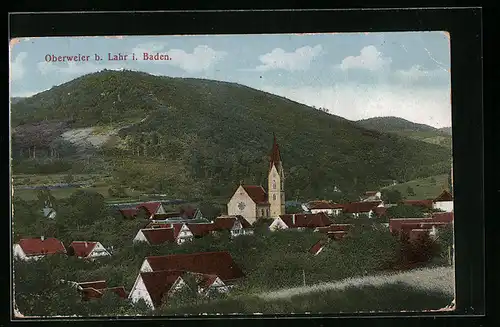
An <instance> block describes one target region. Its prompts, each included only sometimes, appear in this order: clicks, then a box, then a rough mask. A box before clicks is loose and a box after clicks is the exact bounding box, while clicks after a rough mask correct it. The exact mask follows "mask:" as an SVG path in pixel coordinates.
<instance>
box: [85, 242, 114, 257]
mask: <svg viewBox="0 0 500 327" xmlns="http://www.w3.org/2000/svg"><path fill="white" fill-rule="evenodd" d="M108 255H111V254H110V253H109V252H108V250H106V248H104V246H102V244H101V243H100V242H97V244H96V245H95V247H94V249H93V250H92V252H90V254H89V257H92V258H94V257H103V256H108Z"/></svg>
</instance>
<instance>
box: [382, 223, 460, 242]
mask: <svg viewBox="0 0 500 327" xmlns="http://www.w3.org/2000/svg"><path fill="white" fill-rule="evenodd" d="M443 220H445V219H443ZM449 224H450V222H448V221H439V220H436V219H433V218H401V219H391V220H389V230H390V232H391V233H396V234H399V235H400V236H403V235H407V236H408V237H409V239H410V240H415V239H418V238H419V237H420V236H421V235H422V233H424V232H425V233H426V234H427V235H429V236H431V237H432V238H435V237H437V236H438V231H439V229H441V228H443V227H446V226H449Z"/></svg>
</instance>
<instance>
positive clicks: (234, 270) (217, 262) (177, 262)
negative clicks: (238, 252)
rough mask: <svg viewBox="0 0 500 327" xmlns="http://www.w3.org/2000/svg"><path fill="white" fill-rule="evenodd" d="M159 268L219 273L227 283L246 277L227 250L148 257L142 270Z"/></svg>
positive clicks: (156, 269) (157, 269)
mask: <svg viewBox="0 0 500 327" xmlns="http://www.w3.org/2000/svg"><path fill="white" fill-rule="evenodd" d="M159 270H182V271H189V272H193V273H200V274H209V275H217V276H219V278H220V279H221V280H222V281H223V282H224V283H226V284H227V283H233V282H234V281H236V280H238V279H240V278H242V277H244V274H243V272H242V271H241V269H240V267H239V266H238V265H237V264H236V263H235V262H234V260H233V258H232V257H231V254H230V253H229V252H227V251H222V252H198V253H188V254H171V255H166V256H152V257H146V258H145V259H144V261H143V263H142V266H141V269H140V271H141V272H148V271H159Z"/></svg>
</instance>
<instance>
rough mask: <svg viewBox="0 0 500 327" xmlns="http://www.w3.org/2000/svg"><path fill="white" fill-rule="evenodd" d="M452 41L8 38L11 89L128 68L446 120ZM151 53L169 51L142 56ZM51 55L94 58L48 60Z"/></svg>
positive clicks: (350, 36)
mask: <svg viewBox="0 0 500 327" xmlns="http://www.w3.org/2000/svg"><path fill="white" fill-rule="evenodd" d="M449 42H450V41H449V36H448V34H446V33H444V32H439V31H435V32H421V31H420V32H387V33H329V34H267V35H192V36H190V35H179V36H124V37H103V36H99V37H50V38H49V37H45V38H22V39H15V40H12V41H11V44H10V69H11V71H10V73H11V74H10V81H11V83H10V92H11V96H14V97H25V96H31V95H34V94H36V93H38V92H42V91H44V90H47V89H50V88H51V87H53V86H56V85H60V84H63V83H65V82H68V81H70V80H72V79H74V78H77V77H79V76H82V75H84V74H88V73H92V72H97V71H100V70H102V69H105V68H106V69H122V68H123V69H130V70H137V71H143V72H146V73H150V74H154V75H166V76H172V77H190V78H204V79H212V80H220V81H227V82H235V83H239V84H243V85H246V86H249V87H252V88H255V89H259V90H262V91H266V92H269V93H273V94H277V95H280V96H283V97H286V98H289V99H291V100H294V101H297V102H300V103H304V104H306V105H310V106H315V107H322V108H327V109H328V110H329V112H330V113H332V114H334V115H338V116H341V117H344V118H347V119H349V120H358V119H365V118H370V117H381V116H396V117H401V118H404V119H407V120H410V121H413V122H417V123H422V124H427V125H430V126H434V127H438V128H439V127H447V126H451V78H450V43H449ZM144 52H148V53H151V54H155V53H160V54H164V55H168V57H169V60H143V59H144V58H143V53H144ZM96 54H97V55H99V56H100V57H101V59H102V60H100V61H99V60H95V55H96ZM109 54H111V56H113V55H118V54H122V55H124V54H127V55H128V57H127V60H122V61H113V60H109V57H108V56H109ZM132 54H134V55H135V60H134V59H133V58H132ZM52 55H54V56H56V57H57V56H75V55H76V56H77V55H81V56H89V61H71V62H67V61H65V62H53V61H50V59H49V61H47V59H48V58H49V57H51V56H52Z"/></svg>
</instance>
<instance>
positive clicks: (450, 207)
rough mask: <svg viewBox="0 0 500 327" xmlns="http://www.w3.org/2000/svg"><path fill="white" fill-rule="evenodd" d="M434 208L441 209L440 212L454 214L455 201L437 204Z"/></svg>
mask: <svg viewBox="0 0 500 327" xmlns="http://www.w3.org/2000/svg"><path fill="white" fill-rule="evenodd" d="M433 207H434V209H439V210H443V211H446V212H452V211H453V201H440V202H435V203H434V205H433Z"/></svg>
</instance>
